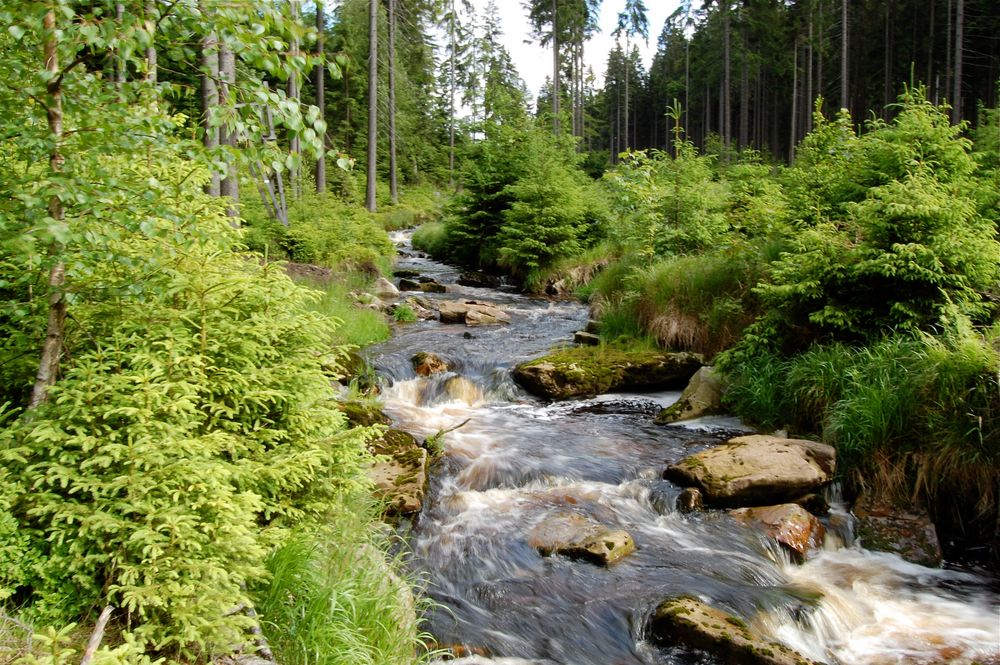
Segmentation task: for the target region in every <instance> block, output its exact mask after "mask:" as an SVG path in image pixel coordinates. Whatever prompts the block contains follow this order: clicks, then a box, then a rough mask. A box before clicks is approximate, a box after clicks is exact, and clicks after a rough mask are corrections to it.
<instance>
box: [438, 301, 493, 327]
mask: <svg viewBox="0 0 1000 665" xmlns="http://www.w3.org/2000/svg"><path fill="white" fill-rule="evenodd" d="M438 312H439V314H440V318H441V323H464V324H466V325H485V324H491V323H510V316H509V315H508V314H507V313H505V312H503V311H502V310H500V309H498V308H497V307H495V306H494V305H491V304H489V303H486V302H479V301H476V300H449V301H445V302H442V303H440V304H439V305H438ZM470 314H471V315H470Z"/></svg>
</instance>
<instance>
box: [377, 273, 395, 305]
mask: <svg viewBox="0 0 1000 665" xmlns="http://www.w3.org/2000/svg"><path fill="white" fill-rule="evenodd" d="M372 292H373V293H374V294H375V295H376V296H377V297H378V298H379V299H381V300H395V299H396V298H398V297H399V289H397V288H396V285H395V284H393V283H392V282H390V281H389V280H387V279H386V278H385V277H379V278H378V279H376V280H375V286H374V287H373V288H372Z"/></svg>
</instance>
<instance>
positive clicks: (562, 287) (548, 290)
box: [545, 278, 573, 298]
mask: <svg viewBox="0 0 1000 665" xmlns="http://www.w3.org/2000/svg"><path fill="white" fill-rule="evenodd" d="M545 294H546V295H550V296H554V297H557V298H562V297H565V296H570V295H573V284H572V283H571V282H570V281H569V280H568V279H565V278H563V279H560V280H557V281H555V282H549V283H548V284H546V285H545Z"/></svg>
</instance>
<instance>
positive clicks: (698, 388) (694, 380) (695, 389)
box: [656, 367, 722, 425]
mask: <svg viewBox="0 0 1000 665" xmlns="http://www.w3.org/2000/svg"><path fill="white" fill-rule="evenodd" d="M721 410H722V381H721V380H720V379H719V375H718V373H717V372H716V371H715V369H714V368H712V367H702V368H701V369H699V370H698V371H697V372H695V374H694V376H692V377H691V381H689V382H688V385H687V387H686V388H685V389H684V392H683V393H681V397H680V399H679V400H677V402H675V403H674V404H671V405H670V406H668V407H667V408H665V409H663V410H662V411H660V413H659V414H657V416H656V422H657V423H659V424H661V425H665V424H668V423H676V422H679V421H682V420H691V419H692V418H700V417H702V416H708V415H712V414H715V413H719V412H720V411H721Z"/></svg>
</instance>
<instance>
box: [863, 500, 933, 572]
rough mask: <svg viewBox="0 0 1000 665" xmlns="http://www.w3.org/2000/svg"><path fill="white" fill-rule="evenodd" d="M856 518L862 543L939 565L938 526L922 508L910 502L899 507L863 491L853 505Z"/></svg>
mask: <svg viewBox="0 0 1000 665" xmlns="http://www.w3.org/2000/svg"><path fill="white" fill-rule="evenodd" d="M851 512H853V513H854V516H855V517H856V518H857V520H858V522H857V537H858V541H859V542H860V544H861V547H863V548H865V549H868V550H875V551H878V552H892V553H894V554H898V555H899V556H901V557H903V558H904V559H906V560H907V561H909V562H911V563H916V564H920V565H921V566H928V567H930V568H937V567H938V566H940V565H941V562H942V560H943V555H942V553H941V544H940V542H938V537H937V529H935V528H934V523H933V522H932V521H931V518H930V516H929V515H928V514H927V513H926V512H925V511H923V510H921V509H919V508H917V507H915V506H910V507H909V508H907V509H897V508H894V507H893V506H890V505H887V504H883V503H878V502H876V501H874V500H873V499H872V498H871V497H869V496H867V495H862V496H861V497H859V498H858V500H857V501H856V502H855V503H854V507H853V508H852V509H851Z"/></svg>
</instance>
